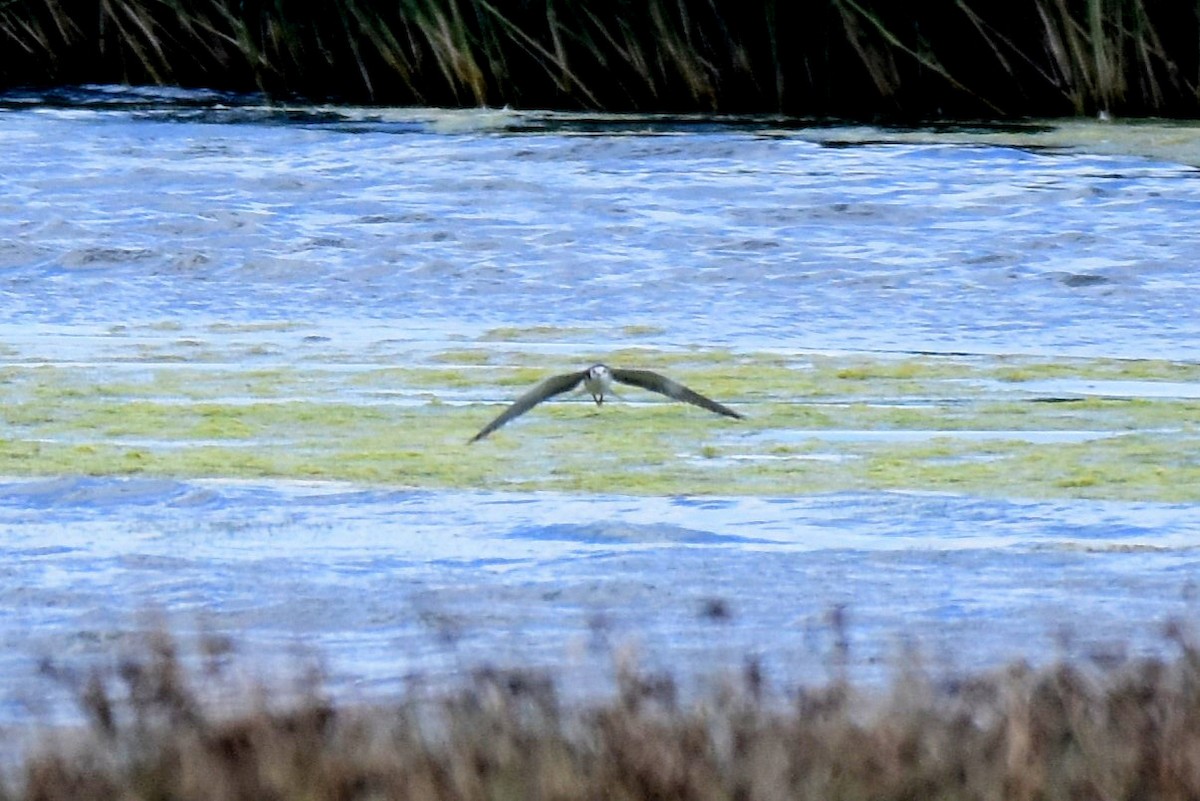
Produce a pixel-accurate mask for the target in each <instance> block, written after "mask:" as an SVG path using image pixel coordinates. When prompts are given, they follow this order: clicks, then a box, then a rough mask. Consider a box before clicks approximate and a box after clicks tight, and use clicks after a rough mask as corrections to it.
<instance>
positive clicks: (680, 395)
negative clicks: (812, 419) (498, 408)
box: [468, 364, 743, 444]
mask: <svg viewBox="0 0 1200 801" xmlns="http://www.w3.org/2000/svg"><path fill="white" fill-rule="evenodd" d="M614 381H616V382H617V383H619V384H628V385H630V386H634V387H641V388H642V389H648V390H650V391H651V392H657V393H659V394H660V395H666V396H667V397H668V398H674V399H675V400H678V401H683V402H684V403H692V404H695V405H696V406H699V407H700V408H702V409H708V410H709V411H710V412H716V413H717V414H723V415H725V416H726V417H735V418H737V419H738V420H741V419H743V416H742V415H740V414H738V413H737V412H735V411H734V410H733V409H730V408H729V407H728V406H723V405H721V404H720V403H717V402H716V401H715V400H712V399H710V398H706V397H704V396H703V395H701V394H700V393H699V392H693V391H692V390H690V389H688V388H687V387H685V386H684V385H683V384H680V383H679V382H678V381H672V380H671V379H669V378H667V377H666V376H665V375H659V374H658V373H656V372H654V371H652V370H621V369H617V368H612V367H609V366H608V365H604V364H594V365H592V366H591V367H589V368H588V369H586V370H580V371H579V372H578V373H567V374H565V375H556V376H551V377H550V378H547V379H546V380H545V381H543V382H542V383H540V384H538V385H537V386H536V387H534V388H533V389H531V390H529V391H528V392H526V393H525V394H524V395H522V396H521V397H519V398H517V399H516V401H514V402H513V405H512V406H509V407H508V408H507V409H505V410H504V411H503V412H502V413H501V414H500V416H499V417H497V418H496V419H495V420H493V421H492V422H490V423H488V424H487V425H486V426H484V427H483V430H481V431H480V432H479V433H478V434H476V435H475V436H473V437H471V442H478V441H479V440H481V439H483V438H484V437H486V436H487V435H488V434H490V433H492V432H493V431H495V430H496V429H497V428H499V427H500V426H502V425H504V424H505V423H507V422H508V421H510V420H513V419H515V418H517V417H520V416H521V415H523V414H525V412H527V411H529V410H530V409H532V408H533V407H534V406H537V405H538V404H539V403H541V402H542V401H544V400H547V399H549V398H553V397H554V396H555V395H561V394H563V393H564V392H570V391H571V390H573V389H578V388H579V387H580V386H582V387H583V389H584V390H586V391H587V392H588V394H590V395H591V396H592V400H594V401H596V405H597V406H599V405H601V404H602V403H604V396H605V395H606V394H612V385H613V382H614ZM468 444H470V443H468Z"/></svg>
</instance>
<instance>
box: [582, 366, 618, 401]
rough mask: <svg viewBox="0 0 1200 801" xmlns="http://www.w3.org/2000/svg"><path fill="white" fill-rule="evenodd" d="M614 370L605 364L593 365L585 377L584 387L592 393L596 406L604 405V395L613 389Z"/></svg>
mask: <svg viewBox="0 0 1200 801" xmlns="http://www.w3.org/2000/svg"><path fill="white" fill-rule="evenodd" d="M612 380H613V378H612V370H609V369H608V365H605V364H593V365H592V366H591V367H589V368H588V371H587V375H585V376H584V377H583V387H584V389H586V390H587V391H588V392H589V393H591V396H592V400H594V401H595V402H596V405H597V406H599V405H600V404H602V403H604V395H605V394H606V393H608V392H609V391H611V388H612Z"/></svg>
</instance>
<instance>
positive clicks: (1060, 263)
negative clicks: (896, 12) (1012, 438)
mask: <svg viewBox="0 0 1200 801" xmlns="http://www.w3.org/2000/svg"><path fill="white" fill-rule="evenodd" d="M232 100H234V99H231V98H226V97H217V96H212V95H207V94H203V93H186V92H184V93H153V92H151V93H136V92H134V93H129V92H121V91H114V90H105V89H96V90H92V91H90V92H85V93H82V94H79V93H67V94H65V95H62V96H57V97H46V96H11V97H9V98H8V99H7V100H6V101H5V102H3V103H0V123H2V124H0V155H2V157H3V166H2V167H0V180H2V181H3V188H4V191H3V192H0V303H2V304H3V308H4V315H3V318H2V319H0V354H3V355H6V356H14V355H15V357H16V358H20V359H23V360H25V359H29V360H40V359H45V360H48V361H52V362H54V363H55V364H58V365H65V364H69V363H72V362H78V363H80V364H85V365H102V366H104V365H107V366H108V367H106V369H108V368H111V370H112V372H113V374H114V375H117V376H118V377H119V375H120V369H121V365H122V364H134V365H136V364H138V362H139V359H140V358H144V357H145V354H147V353H155V352H161V347H160V346H162V344H163V343H169V344H170V345H171V346H172V348H174V350H175V351H177V352H183V353H185V354H187V356H186V359H185V362H186V361H203V360H204V359H206V358H210V359H211V358H215V357H214V356H212V354H209V353H206V352H205V350H204V348H203V347H202V345H203V344H204V343H200V342H197V341H195V340H194V339H191V338H190V337H191V336H192V334H193V333H194V332H195V331H198V330H202V331H205V332H207V333H208V334H209V335H211V337H212V338H217V337H219V336H221V334H220V332H221V331H224V334H223V336H224V337H225V339H224V340H223V342H222V345H223V350H222V352H223V353H228V352H234V351H237V352H244V353H245V354H246V359H245V362H244V364H231V365H226V368H227V369H228V370H231V371H232V370H237V369H253V367H254V365H255V364H257V362H256V359H257V358H258V357H259V356H261V355H262V354H267V356H268V357H269V358H270V359H272V360H273V362H274V363H280V362H282V363H286V362H288V361H289V360H295V359H302V358H305V356H306V355H307V353H308V352H309V350H306V349H315V350H318V351H320V352H322V353H324V354H326V357H327V361H328V362H329V363H330V364H331V366H330V368H329V369H336V366H335V363H345V364H346V365H348V368H347V369H353V366H352V363H353V362H355V361H356V360H357V359H361V360H363V361H370V360H371V358H372V355H371V354H372V353H373V352H374V351H373V349H374V348H377V347H378V346H380V344H381V343H394V342H403V343H406V344H405V345H404V346H403V347H402V348H400V349H399V350H400V351H401V352H403V353H408V354H413V355H414V356H413V357H414V358H420V357H421V353H422V351H423V350H424V352H426V353H428V352H431V351H438V350H444V349H445V348H446V347H447V345H448V343H452V342H455V341H463V340H472V341H474V338H475V337H477V336H478V335H480V334H481V333H483V332H484V331H486V330H488V329H491V328H493V327H499V326H514V327H518V328H528V327H533V326H539V325H552V326H584V327H586V328H588V329H589V330H593V331H605V330H613V331H616V330H619V329H622V327H624V326H633V327H635V328H631V329H628V330H631V331H635V332H637V331H642V332H644V333H642V334H636V333H635V334H633V335H629V336H626V337H625V339H624V340H623V342H622V344H623V345H627V344H635V345H636V344H647V345H652V346H653V347H655V348H658V349H671V348H687V347H690V346H699V347H709V346H722V347H729V348H732V349H746V350H750V349H772V350H782V351H787V350H801V349H861V350H867V351H877V352H878V351H914V352H957V353H1049V354H1058V355H1063V354H1073V355H1089V356H1124V357H1139V358H1140V357H1153V358H1170V359H1178V360H1188V359H1196V358H1198V357H1200V349H1198V345H1197V343H1200V315H1197V314H1196V313H1195V309H1196V294H1197V293H1196V289H1197V278H1196V275H1197V273H1196V270H1195V269H1194V265H1195V264H1196V262H1197V257H1198V256H1200V227H1198V226H1196V225H1195V220H1196V218H1197V212H1198V211H1200V182H1198V181H1197V180H1196V178H1197V173H1196V171H1195V170H1194V169H1192V168H1189V167H1183V166H1179V165H1176V164H1168V163H1159V162H1154V161H1149V160H1145V159H1141V158H1134V157H1128V156H1114V155H1104V156H1100V155H1088V154H1084V153H1078V152H1071V151H1068V150H1046V149H1037V148H1032V147H1030V148H1018V147H1011V146H996V145H983V144H977V145H973V146H962V145H958V144H951V143H949V142H948V140H945V139H939V138H938V136H929V137H926V139H927V141H921V142H917V141H911V140H909V139H908V138H906V137H903V136H899V135H895V136H893V135H890V134H889V133H888V132H884V131H868V132H865V133H864V132H863V131H861V130H856V131H854V132H844V131H843V132H841V133H839V132H837V131H836V130H834V129H828V128H824V129H819V130H812V129H808V128H805V127H803V126H799V125H795V124H783V122H782V121H779V120H706V119H665V118H634V119H630V118H624V119H616V120H612V119H594V118H587V117H571V116H563V115H548V114H542V115H538V114H519V113H513V112H505V111H501V112H490V111H489V112H453V113H452V112H446V113H440V112H430V111H388V110H367V111H364V110H345V109H325V108H320V109H311V108H310V109H261V108H255V107H247V106H245V105H242V104H239V103H237V102H231V101H232ZM1113 130H1117V129H1113ZM1039 132H1042V131H1039V130H1034V129H1031V130H1030V131H1029V132H1028V134H1029V135H1030V136H1033V135H1034V134H1035V133H1039ZM1004 134H1005V135H1006V136H1009V137H1021V136H1023V135H1025V134H1024V133H1022V132H1013V131H1006V132H1004ZM854 138H857V139H858V140H859V141H858V142H857V143H856V144H853V145H852V146H839V147H831V146H827V145H828V144H829V143H831V142H833V141H834V140H837V141H840V142H841V143H843V144H845V143H846V142H847V141H849V140H850V139H854ZM1017 141H1018V142H1020V141H1021V140H1020V139H1019V138H1018V139H1017ZM261 321H277V322H279V323H280V324H281V327H280V328H279V329H256V330H253V331H246V330H242V329H238V328H237V327H236V326H231V327H230V328H228V329H220V328H219V327H220V326H226V325H228V324H237V323H247V322H253V323H257V322H261ZM291 323H298V324H301V325H302V328H300V329H299V330H298V331H297V330H291V329H288V328H287V327H286V326H287V324H291ZM593 344H595V343H593ZM523 347H525V348H526V349H527V350H530V351H532V350H537V349H539V348H546V349H556V350H557V351H559V352H563V353H564V354H569V353H570V352H571V350H572V348H573V347H574V346H573V345H572V344H571V343H570V342H568V343H566V344H564V343H562V342H551V343H544V342H542V343H525V344H523ZM156 348H159V349H160V350H159V351H156V350H155V349H156ZM239 348H241V349H242V350H241V351H239V350H238V349H239ZM385 350H386V352H387V353H394V352H396V350H397V349H396V348H392V347H389V348H386V349H385ZM174 358H183V357H174ZM158 367H159V368H160V369H162V368H163V365H162V364H160V365H158ZM179 367H180V369H184V370H186V369H187V364H186V363H183V364H180V365H179ZM1050 383H1052V382H1043V384H1044V385H1043V386H1037V387H1034V386H1030V390H1031V391H1034V390H1035V389H1036V391H1041V392H1051V391H1052V392H1066V393H1074V392H1079V393H1083V394H1090V393H1093V392H1102V393H1103V392H1108V391H1113V392H1123V390H1128V389H1130V387H1129V386H1123V387H1112V386H1104V387H1101V386H1098V382H1092V384H1091V385H1089V386H1068V385H1065V384H1064V383H1063V382H1053V384H1054V386H1053V387H1051V386H1050ZM1127 383H1133V382H1127ZM1030 384H1031V385H1032V384H1033V382H1030ZM1181 386H1182V385H1181ZM1186 389H1187V391H1188V392H1192V391H1194V387H1190V385H1188V388H1186ZM1180 391H1182V390H1180ZM845 433H846V434H847V435H852V436H857V435H858V434H859V433H860V432H845ZM976 433H978V432H976ZM1093 433H1096V432H1091V431H1068V432H1063V433H1062V434H1061V435H1056V436H1061V437H1062V438H1066V439H1069V438H1072V437H1086V436H1091V435H1092V434H1093ZM2 435H3V432H0V436H2ZM960 435H961V436H971V435H973V434H972V432H962V433H961V434H960ZM979 435H980V436H983V434H979ZM987 435H988V436H995V434H994V433H989V434H987ZM818 457H819V455H817V456H812V455H809V456H807V457H806V458H818ZM0 532H2V533H3V537H0V549H2V551H3V564H4V565H5V567H4V572H5V581H4V582H3V585H2V588H0V592H3V594H4V598H3V603H0V636H2V637H3V643H4V645H5V647H4V648H2V649H0V676H2V677H3V678H4V681H5V683H6V686H10V687H12V688H13V692H12V693H11V694H10V696H9V698H8V699H7V700H8V701H10V703H9V705H8V706H6V707H5V710H4V714H5V715H6V716H8V717H19V716H20V715H21V714H24V710H25V707H23V706H22V705H21V703H20V699H21V698H29V697H38V696H39V693H41V690H40V689H37V690H31V689H29V688H31V687H34V686H36V682H35V679H34V678H33V665H34V663H35V660H36V659H37V658H38V657H39V656H52V657H53V658H54V659H56V660H62V661H67V662H70V661H71V660H76V659H78V660H84V661H86V660H87V659H90V658H93V657H95V656H97V655H99V654H103V653H106V652H108V650H109V649H110V648H111V646H112V645H113V642H114V641H119V640H120V637H121V634H120V632H122V631H128V630H129V628H130V626H131V625H133V624H132V621H133V620H134V619H135V618H136V614H137V612H138V611H139V610H142V609H145V608H147V607H152V608H161V609H164V610H166V612H167V613H168V614H169V616H170V617H171V618H172V619H173V620H174V621H175V622H177V623H178V624H179V625H181V626H184V627H187V626H194V625H215V626H217V627H219V628H221V629H223V630H228V631H230V632H232V633H234V634H235V635H238V636H240V637H243V638H244V639H245V641H246V642H247V643H248V645H249V646H250V647H252V648H255V649H257V650H259V651H260V652H262V653H264V654H268V653H272V652H274V653H283V652H285V651H286V650H287V648H288V647H290V645H291V644H294V643H303V644H304V645H305V646H307V647H316V648H317V649H320V650H322V651H323V652H325V653H327V654H328V658H329V660H330V662H331V667H332V669H333V671H334V673H335V675H336V676H337V677H338V679H339V680H340V681H342V682H343V683H344V684H345V685H347V686H357V687H360V688H368V689H370V688H393V687H395V686H398V685H399V684H400V683H402V681H403V680H404V677H405V676H408V675H411V674H421V673H428V674H437V673H439V672H453V671H454V670H456V669H460V668H461V667H462V666H463V665H469V664H472V663H475V662H479V661H490V662H502V663H504V662H520V663H527V662H534V663H539V664H553V665H558V666H559V667H560V668H562V669H564V670H570V669H573V668H572V665H575V667H578V665H577V664H576V663H575V662H573V661H572V659H573V658H574V657H572V656H571V654H575V653H577V652H578V651H579V648H578V647H577V646H578V645H579V643H584V646H585V647H584V648H583V650H584V651H586V650H587V647H586V644H587V643H588V642H590V641H591V639H594V638H595V636H596V631H597V628H598V627H599V628H603V629H604V633H605V636H606V637H608V638H610V640H611V641H614V642H620V641H636V642H639V643H640V644H641V648H642V651H643V655H644V658H645V660H646V661H648V662H649V663H651V664H655V665H667V664H671V665H674V666H675V667H676V668H678V669H681V670H683V671H684V672H693V673H696V674H701V673H704V672H706V671H708V670H709V669H710V668H713V669H715V668H717V667H719V666H720V665H722V664H723V663H728V662H730V661H733V662H736V661H737V660H739V659H741V658H743V657H744V656H746V655H747V654H756V655H759V656H761V657H762V658H763V659H764V662H765V664H766V667H767V669H768V671H769V673H770V674H771V675H773V676H775V677H777V678H779V679H781V680H789V679H802V680H803V679H810V678H814V677H818V678H819V677H820V675H819V674H821V672H822V671H823V670H825V669H826V667H827V664H826V661H825V660H826V657H827V656H828V654H829V651H830V648H829V643H830V639H829V637H830V634H829V631H828V621H827V615H828V612H829V610H830V609H832V608H837V607H842V606H844V607H845V608H846V609H847V610H849V616H850V618H849V619H850V620H851V623H852V628H851V636H852V639H853V642H852V650H851V656H852V659H853V665H852V668H853V669H854V670H855V671H856V672H857V673H858V674H859V675H861V676H863V677H865V678H872V677H874V676H875V675H876V674H877V673H878V672H879V671H880V670H882V669H883V668H882V667H881V665H883V664H884V663H885V662H886V660H887V659H888V657H889V656H892V655H894V653H895V649H896V647H897V646H898V645H899V644H901V643H902V642H903V641H905V640H907V639H908V638H914V639H916V640H917V641H918V642H919V643H920V644H921V645H922V646H923V647H924V648H926V649H927V650H928V651H929V653H930V654H932V655H933V656H934V657H935V658H938V659H946V660H947V661H948V662H950V663H953V664H955V665H958V666H974V665H981V664H993V663H995V662H996V661H998V660H1003V659H1007V658H1009V657H1011V656H1013V655H1014V654H1016V653H1026V654H1031V655H1033V656H1046V655H1050V654H1054V653H1056V652H1057V649H1059V648H1071V649H1075V650H1076V651H1078V652H1079V653H1081V654H1086V653H1087V652H1088V651H1089V650H1090V649H1095V648H1109V647H1112V646H1113V645H1114V644H1117V643H1124V644H1126V645H1127V646H1128V647H1129V648H1131V649H1133V650H1135V651H1136V650H1138V649H1143V648H1153V647H1155V645H1156V644H1157V643H1158V639H1157V627H1158V625H1159V624H1160V623H1162V622H1163V621H1165V620H1166V619H1168V618H1170V617H1172V616H1183V617H1186V616H1188V614H1189V613H1192V612H1194V609H1193V606H1194V600H1192V599H1194V597H1195V590H1194V585H1193V581H1194V579H1193V576H1194V575H1195V570H1196V567H1197V552H1196V550H1195V547H1196V545H1197V543H1198V542H1200V508H1198V507H1196V506H1168V505H1156V504H1148V503H1094V502H1055V503H1033V502H1020V501H1004V500H986V501H985V500H979V499H973V498H963V497H951V496H941V495H900V494H888V493H871V494H850V495H831V496H813V497H797V498H778V499H762V498H703V499H693V498H627V497H617V496H568V495H518V494H482V493H480V494H472V493H449V492H447V493H436V492H410V491H391V490H382V489H366V488H360V487H350V486H340V485H335V486H331V485H320V484H311V485H309V484H301V483H287V484H285V483H235V482H219V481H193V482H181V481H171V480H149V479H147V480H128V481H125V480H115V479H86V480H84V479H78V478H69V477H68V478H62V479H55V480H38V481H29V480H9V481H5V482H3V483H2V484H0ZM713 599H721V600H722V601H724V602H726V603H727V604H728V609H729V610H730V611H731V614H732V618H731V619H730V620H728V621H724V622H721V621H716V620H713V619H712V616H707V617H706V616H705V615H704V614H703V612H702V610H703V609H705V608H711V606H708V605H709V604H710V602H711V601H712V600H713ZM601 623H602V625H601ZM1064 632H1066V633H1069V634H1071V635H1072V639H1071V640H1070V645H1069V646H1068V645H1064V644H1063V642H1064V641H1063V640H1061V638H1060V635H1061V634H1062V633H1064ZM573 644H574V645H573Z"/></svg>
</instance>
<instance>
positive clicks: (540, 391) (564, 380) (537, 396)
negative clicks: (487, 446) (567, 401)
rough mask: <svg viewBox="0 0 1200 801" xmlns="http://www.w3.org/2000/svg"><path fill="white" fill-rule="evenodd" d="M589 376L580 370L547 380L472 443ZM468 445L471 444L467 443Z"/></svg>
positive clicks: (522, 398)
mask: <svg viewBox="0 0 1200 801" xmlns="http://www.w3.org/2000/svg"><path fill="white" fill-rule="evenodd" d="M585 376H587V370H580V371H579V372H578V373H567V374H566V375H556V376H551V377H550V378H547V379H546V380H545V381H543V382H542V383H540V384H538V385H537V386H536V387H534V388H533V389H531V390H529V391H528V392H526V393H525V394H524V395H522V396H521V397H519V398H517V399H516V401H515V402H514V403H513V405H512V406H509V407H508V408H507V409H505V410H504V412H503V413H502V414H501V415H500V416H499V417H497V418H496V419H495V420H493V421H492V422H490V423H488V424H487V425H486V426H484V427H483V430H482V431H480V432H479V433H478V434H476V435H475V436H473V437H471V442H477V441H479V440H481V439H483V438H484V437H486V436H487V435H488V434H490V433H492V432H493V431H495V430H496V429H497V428H499V427H500V426H502V425H504V424H505V423H507V422H508V421H509V420H512V419H513V418H515V417H520V416H521V415H523V414H525V412H527V411H529V410H530V409H532V408H533V407H534V406H537V405H538V404H539V403H541V402H542V401H544V400H546V399H547V398H553V397H554V396H555V395H561V394H563V393H564V392H570V391H571V390H573V389H575V387H577V386H579V384H580V383H582V381H583V379H584V377H585ZM467 444H468V445H469V444H470V442H468V443H467Z"/></svg>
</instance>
